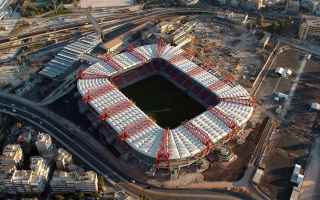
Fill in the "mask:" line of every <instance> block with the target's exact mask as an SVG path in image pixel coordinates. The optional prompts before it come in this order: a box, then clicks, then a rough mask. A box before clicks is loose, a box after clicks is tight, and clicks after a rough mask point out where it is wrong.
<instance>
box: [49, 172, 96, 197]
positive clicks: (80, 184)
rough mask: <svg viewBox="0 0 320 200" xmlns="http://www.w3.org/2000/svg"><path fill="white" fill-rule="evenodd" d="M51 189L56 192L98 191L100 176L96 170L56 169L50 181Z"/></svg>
mask: <svg viewBox="0 0 320 200" xmlns="http://www.w3.org/2000/svg"><path fill="white" fill-rule="evenodd" d="M50 189H51V191H52V192H55V193H63V192H97V191H98V177H97V174H96V173H95V172H94V171H87V172H83V173H77V172H65V171H55V172H54V174H53V177H52V179H51V181H50Z"/></svg>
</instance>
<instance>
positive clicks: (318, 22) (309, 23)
mask: <svg viewBox="0 0 320 200" xmlns="http://www.w3.org/2000/svg"><path fill="white" fill-rule="evenodd" d="M299 38H300V39H301V40H307V39H310V38H316V39H319V38H320V17H316V16H307V15H304V16H303V17H302V23H301V24H300V28H299Z"/></svg>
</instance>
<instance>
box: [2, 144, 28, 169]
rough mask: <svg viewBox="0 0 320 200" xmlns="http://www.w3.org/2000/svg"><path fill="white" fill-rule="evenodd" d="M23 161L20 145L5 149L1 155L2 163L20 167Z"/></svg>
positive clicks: (12, 145) (10, 145) (11, 145)
mask: <svg viewBox="0 0 320 200" xmlns="http://www.w3.org/2000/svg"><path fill="white" fill-rule="evenodd" d="M22 160H23V152H22V149H21V147H20V145H18V144H9V145H7V146H5V147H4V149H3V152H2V155H0V163H3V164H11V163H12V164H15V165H18V164H20V163H21V162H22Z"/></svg>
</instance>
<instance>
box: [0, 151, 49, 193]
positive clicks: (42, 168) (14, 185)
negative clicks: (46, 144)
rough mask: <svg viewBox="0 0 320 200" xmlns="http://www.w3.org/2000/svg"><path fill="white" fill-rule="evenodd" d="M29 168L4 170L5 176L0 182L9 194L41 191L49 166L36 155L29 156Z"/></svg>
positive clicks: (46, 178) (44, 184) (45, 181)
mask: <svg viewBox="0 0 320 200" xmlns="http://www.w3.org/2000/svg"><path fill="white" fill-rule="evenodd" d="M30 161H31V164H30V170H15V168H14V171H13V170H11V171H13V173H9V171H7V172H6V174H7V176H6V177H4V178H3V179H2V180H1V181H0V182H2V183H3V186H4V188H5V191H6V192H7V193H9V194H23V193H41V192H43V190H44V188H45V186H46V183H47V181H48V174H49V170H50V167H49V166H48V165H47V163H46V161H45V160H44V159H43V158H41V157H38V156H35V157H31V158H30Z"/></svg>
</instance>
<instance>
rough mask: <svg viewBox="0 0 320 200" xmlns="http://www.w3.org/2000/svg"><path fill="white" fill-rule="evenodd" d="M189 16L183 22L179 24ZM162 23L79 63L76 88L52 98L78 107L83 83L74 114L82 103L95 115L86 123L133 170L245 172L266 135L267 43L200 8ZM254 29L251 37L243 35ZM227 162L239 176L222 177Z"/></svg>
mask: <svg viewBox="0 0 320 200" xmlns="http://www.w3.org/2000/svg"><path fill="white" fill-rule="evenodd" d="M181 19H183V20H182V21H183V22H182V23H183V24H184V26H182V27H180V28H178V25H179V23H181ZM208 26H209V28H206V27H208ZM155 27H156V28H152V29H151V30H152V31H150V32H151V33H153V34H155V33H154V32H155V31H156V30H159V29H160V30H159V31H160V32H161V33H162V34H163V38H166V39H160V40H159V39H158V40H157V39H156V40H154V39H151V38H149V39H147V40H140V41H138V42H137V41H136V42H135V45H128V47H127V48H120V49H121V50H120V51H119V50H116V49H112V51H109V52H108V53H102V54H101V53H97V54H96V57H97V58H98V59H99V60H98V59H96V60H95V61H94V62H93V64H92V65H90V66H89V67H88V68H86V69H83V70H81V71H79V72H78V75H77V79H78V80H77V91H75V90H73V92H74V94H75V95H68V96H66V97H65V98H62V100H59V101H58V102H56V103H55V104H53V105H52V107H54V109H58V110H59V107H61V103H62V102H64V103H67V104H68V105H69V104H70V106H71V104H72V102H73V101H74V100H73V98H74V96H79V95H77V93H78V92H79V93H80V96H79V100H78V106H77V108H75V109H72V111H70V114H69V115H68V114H66V116H67V117H68V118H70V119H71V118H73V117H72V116H73V115H74V113H73V112H74V111H77V109H78V110H79V112H80V113H81V116H85V118H87V119H89V121H86V119H82V118H81V119H79V120H77V123H81V126H84V128H85V127H86V126H90V128H89V131H90V132H91V133H92V134H93V135H94V136H95V137H96V138H97V139H99V140H100V141H101V142H102V143H103V144H105V145H106V146H107V147H108V148H109V149H110V151H112V152H113V153H114V155H115V156H116V157H117V159H118V161H117V162H123V163H126V162H130V163H131V166H130V167H129V169H132V170H133V169H134V171H135V173H136V174H140V175H139V176H140V177H144V178H145V179H146V180H150V181H151V182H152V183H154V184H156V185H158V184H160V183H157V180H168V177H171V179H177V178H178V177H183V176H182V175H183V174H193V175H196V176H198V175H197V174H199V173H202V172H204V173H202V174H203V175H201V178H200V179H201V180H202V181H204V180H207V181H219V180H230V181H234V180H238V179H239V178H241V177H242V175H243V173H244V170H245V169H246V165H247V164H248V162H249V159H250V156H251V153H252V152H253V151H254V145H255V144H256V141H257V139H258V137H259V133H254V132H257V131H258V130H259V124H258V125H257V126H256V125H255V122H256V121H257V120H256V119H255V118H254V119H253V121H250V119H251V117H252V116H253V113H254V110H255V108H254V107H256V102H255V98H254V96H252V95H250V90H251V86H252V77H254V76H256V75H257V74H258V70H257V72H253V71H252V70H251V68H256V67H257V66H258V65H260V63H262V62H263V56H264V55H263V51H264V50H263V49H261V52H260V53H256V51H253V50H252V47H254V48H260V47H259V46H258V45H259V42H260V40H259V37H257V36H255V35H253V34H248V33H245V34H240V32H239V30H237V29H233V28H231V27H228V26H225V25H221V24H217V23H216V22H214V21H210V20H207V19H204V18H201V17H192V18H190V19H188V18H186V19H184V18H181V17H179V18H176V19H174V20H164V21H161V22H160V24H159V25H156V26H155ZM175 27H176V28H177V29H175ZM172 30H175V31H172ZM194 30H197V31H194ZM214 33H219V34H216V36H215V37H213V36H211V35H213V34H214ZM203 34H205V35H207V37H203ZM209 35H210V36H211V37H210V40H208V38H209ZM222 35H225V37H222ZM121 37H123V36H121ZM245 37H247V38H250V42H247V41H244V42H240V41H241V38H245ZM169 38H173V44H175V45H176V46H173V45H172V44H170V42H168V41H169V40H170V39H169ZM190 38H191V39H190ZM248 40H249V39H248ZM152 41H155V42H156V43H152ZM206 41H207V42H206ZM144 42H145V43H149V44H147V45H144ZM179 44H182V45H183V47H182V46H181V45H179ZM113 45H115V46H116V45H117V43H114V44H113ZM121 45H122V46H123V42H121ZM139 45H142V46H139ZM230 45H235V46H237V48H233V49H231V46H230ZM109 47H110V44H109V43H108V49H109ZM265 52H267V51H266V50H265ZM248 54H250V55H251V54H252V55H251V56H250V57H248V56H246V55H248ZM227 58H228V59H227ZM91 60H92V58H91ZM96 61H98V62H96ZM232 66H235V67H236V68H235V67H232ZM242 66H246V67H245V68H243V67H242ZM250 79H251V80H250ZM239 83H241V84H242V85H240V84H239ZM73 92H72V93H73ZM63 99H65V101H64V100H63ZM70 106H67V107H70ZM257 109H258V110H259V108H257ZM65 112H66V113H68V112H67V111H65ZM76 118H79V116H78V117H76ZM74 120H75V119H73V121H74ZM249 121H250V123H249V126H247V125H248V124H247V123H248V122H249ZM84 124H86V125H84ZM252 124H254V125H252ZM248 127H249V128H248ZM97 131H98V133H97ZM250 133H253V134H251V135H250ZM247 137H248V141H247V140H246V138H247ZM240 144H241V145H240ZM248 146H250V148H248ZM244 152H246V153H244ZM241 153H242V154H243V156H238V155H239V154H241ZM218 163H220V164H222V165H221V166H217V164H218ZM218 165H219V164H218ZM217 169H220V170H219V171H217ZM132 170H131V171H132ZM226 171H228V173H229V174H230V176H223V174H224V173H225V172H226ZM163 178H164V179H163ZM169 179H170V178H169ZM191 179H192V178H190V180H187V181H182V182H183V184H182V185H185V184H186V183H188V182H190V181H191V182H193V181H192V180H191ZM178 185H179V184H178Z"/></svg>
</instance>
